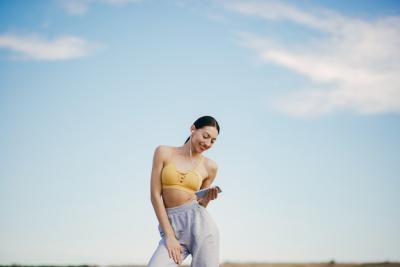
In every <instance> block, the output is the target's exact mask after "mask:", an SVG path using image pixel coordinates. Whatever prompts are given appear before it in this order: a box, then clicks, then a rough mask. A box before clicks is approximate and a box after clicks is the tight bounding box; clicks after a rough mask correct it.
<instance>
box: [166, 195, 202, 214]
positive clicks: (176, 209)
mask: <svg viewBox="0 0 400 267" xmlns="http://www.w3.org/2000/svg"><path fill="white" fill-rule="evenodd" d="M199 205H200V204H199V203H198V202H197V200H196V199H193V200H191V201H189V202H187V203H184V204H182V205H179V206H176V207H172V208H166V209H165V210H166V212H167V214H168V215H171V214H176V213H180V212H185V211H188V210H191V209H195V208H196V207H198V206H199Z"/></svg>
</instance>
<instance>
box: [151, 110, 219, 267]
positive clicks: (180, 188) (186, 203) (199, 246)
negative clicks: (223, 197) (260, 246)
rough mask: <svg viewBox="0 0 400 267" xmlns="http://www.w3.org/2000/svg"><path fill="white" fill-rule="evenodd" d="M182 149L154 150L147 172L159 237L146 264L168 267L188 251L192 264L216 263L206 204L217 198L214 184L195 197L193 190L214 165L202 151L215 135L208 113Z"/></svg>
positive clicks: (206, 182) (208, 266) (210, 177)
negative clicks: (149, 172)
mask: <svg viewBox="0 0 400 267" xmlns="http://www.w3.org/2000/svg"><path fill="white" fill-rule="evenodd" d="M190 131H191V135H190V136H189V137H188V139H187V140H186V142H185V143H184V145H183V146H181V147H170V146H164V145H160V146H158V147H157V148H156V149H155V152H154V156H153V167H152V172H151V203H152V205H153V208H154V211H155V213H156V216H157V219H158V222H159V225H158V230H159V232H160V236H161V240H160V242H159V244H158V247H157V249H156V250H155V251H154V253H153V256H152V257H151V259H150V261H149V263H148V267H166V266H169V267H172V266H177V265H178V264H181V263H182V261H183V260H184V259H185V258H186V257H187V256H188V255H189V254H191V255H192V264H191V266H192V267H200V266H202V267H217V266H219V232H218V228H217V226H216V224H215V223H214V221H213V220H212V218H211V217H210V215H209V213H208V211H207V210H206V207H207V205H208V203H209V202H210V201H211V200H214V199H216V198H217V196H218V190H217V188H216V187H211V190H210V191H209V192H208V193H207V194H206V195H205V196H204V197H202V198H199V199H197V197H196V195H195V194H194V192H195V191H197V190H199V189H203V188H208V187H210V185H211V183H212V182H213V181H214V179H215V176H216V174H217V164H216V163H215V162H214V161H213V160H211V159H208V158H206V157H204V156H203V155H202V153H203V152H204V151H206V150H207V149H210V148H211V147H212V146H213V144H214V143H215V141H216V140H217V136H218V134H219V125H218V122H217V121H216V120H215V119H214V118H213V117H211V116H203V117H200V118H198V119H197V120H196V121H195V122H194V124H193V125H192V126H191V128H190Z"/></svg>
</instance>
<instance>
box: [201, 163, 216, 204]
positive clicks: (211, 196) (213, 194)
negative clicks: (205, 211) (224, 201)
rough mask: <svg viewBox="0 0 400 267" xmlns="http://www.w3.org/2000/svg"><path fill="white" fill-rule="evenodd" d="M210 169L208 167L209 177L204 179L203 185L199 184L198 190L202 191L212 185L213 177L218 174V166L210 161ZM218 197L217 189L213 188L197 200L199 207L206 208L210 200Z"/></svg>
mask: <svg viewBox="0 0 400 267" xmlns="http://www.w3.org/2000/svg"><path fill="white" fill-rule="evenodd" d="M209 165H210V167H209V175H208V177H207V178H206V179H204V180H203V183H202V184H201V187H200V189H204V188H208V187H210V185H211V184H212V183H213V181H214V179H215V177H216V176H217V172H218V166H217V163H215V161H213V160H210V164H209ZM217 197H218V190H217V188H213V189H212V190H210V191H208V192H207V194H206V195H205V196H204V197H202V198H199V199H198V202H199V204H200V205H202V206H203V207H205V208H206V207H207V205H208V203H209V202H210V201H211V200H214V199H216V198H217Z"/></svg>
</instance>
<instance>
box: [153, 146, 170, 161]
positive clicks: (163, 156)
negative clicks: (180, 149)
mask: <svg viewBox="0 0 400 267" xmlns="http://www.w3.org/2000/svg"><path fill="white" fill-rule="evenodd" d="M173 151H174V147H172V146H167V145H158V146H157V147H156V148H155V149H154V157H157V158H158V159H160V160H161V161H165V160H167V159H168V158H170V156H171V154H172V152H173Z"/></svg>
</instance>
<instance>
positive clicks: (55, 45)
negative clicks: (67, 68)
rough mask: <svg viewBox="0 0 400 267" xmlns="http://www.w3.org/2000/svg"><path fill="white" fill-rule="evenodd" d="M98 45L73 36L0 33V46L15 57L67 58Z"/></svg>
mask: <svg viewBox="0 0 400 267" xmlns="http://www.w3.org/2000/svg"><path fill="white" fill-rule="evenodd" d="M99 47H100V45H99V44H97V43H93V42H88V41H86V40H84V39H81V38H78V37H74V36H63V37H59V38H57V39H54V40H46V39H44V38H43V37H40V36H38V35H25V36H22V35H14V34H3V35H0V48H3V49H7V50H11V51H13V52H14V53H15V58H16V59H23V60H67V59H76V58H81V57H84V56H87V55H88V54H90V53H91V52H93V51H94V50H96V49H98V48H99Z"/></svg>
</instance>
